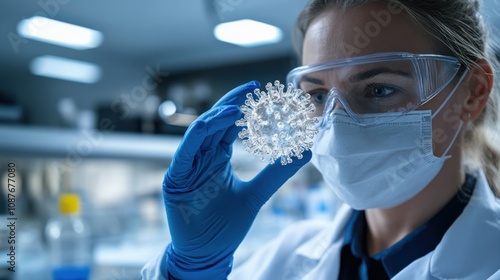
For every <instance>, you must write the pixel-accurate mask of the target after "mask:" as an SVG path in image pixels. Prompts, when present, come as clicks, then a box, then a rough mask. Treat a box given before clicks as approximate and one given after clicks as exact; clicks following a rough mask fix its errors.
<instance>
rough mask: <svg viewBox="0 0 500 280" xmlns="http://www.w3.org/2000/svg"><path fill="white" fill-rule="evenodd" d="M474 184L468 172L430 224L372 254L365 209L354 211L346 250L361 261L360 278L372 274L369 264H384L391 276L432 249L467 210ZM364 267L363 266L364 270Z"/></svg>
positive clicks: (346, 238)
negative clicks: (367, 246)
mask: <svg viewBox="0 0 500 280" xmlns="http://www.w3.org/2000/svg"><path fill="white" fill-rule="evenodd" d="M475 184H476V178H475V177H474V176H471V175H467V176H466V180H465V183H464V185H463V186H462V188H461V190H460V191H459V192H458V193H457V194H456V195H455V196H454V197H453V198H452V199H451V200H450V201H449V202H448V204H446V205H445V206H444V207H443V208H442V209H441V210H440V211H439V212H438V213H437V214H436V215H434V217H432V218H431V219H430V220H429V221H428V222H427V223H425V224H423V225H421V226H419V227H418V228H416V229H415V230H413V231H412V232H411V233H409V234H408V235H407V236H405V237H404V238H403V239H402V240H400V241H398V242H397V243H396V244H394V245H392V246H391V247H389V248H387V249H385V250H382V251H380V252H378V253H377V254H375V255H373V256H371V257H370V256H368V254H367V250H366V228H367V224H366V217H365V212H364V211H354V212H353V215H352V217H351V219H350V221H349V223H348V224H347V227H346V232H345V238H344V247H346V246H348V247H350V250H346V251H350V254H352V256H351V257H354V258H356V259H359V260H360V263H361V267H360V269H361V270H365V271H364V272H362V271H360V278H365V277H366V279H367V278H368V275H366V276H365V277H363V276H361V274H365V273H368V274H370V275H373V271H372V272H368V271H366V267H371V265H369V266H366V263H370V264H376V265H378V266H381V268H383V270H385V272H386V274H387V275H385V277H389V278H392V277H394V276H395V275H396V274H397V273H398V272H400V271H401V270H402V269H403V268H405V267H406V266H408V265H409V264H410V263H412V262H413V261H415V260H416V259H418V258H420V257H422V256H424V255H426V254H427V253H429V252H431V251H433V250H434V249H435V248H436V246H437V245H438V244H439V242H440V241H441V239H442V238H443V236H444V234H445V233H446V231H447V230H448V228H449V227H450V226H451V225H452V224H453V222H454V221H455V220H456V219H457V218H458V216H460V214H461V213H462V211H463V210H464V208H465V206H466V205H467V203H468V202H469V199H470V197H471V196H472V192H473V190H474V186H475ZM345 249H347V248H345ZM343 258H344V256H343ZM343 260H344V259H342V260H341V265H346V264H342V261H343ZM377 263H379V264H377ZM363 267H364V269H362V268H363ZM385 277H384V278H385ZM381 279H382V277H381Z"/></svg>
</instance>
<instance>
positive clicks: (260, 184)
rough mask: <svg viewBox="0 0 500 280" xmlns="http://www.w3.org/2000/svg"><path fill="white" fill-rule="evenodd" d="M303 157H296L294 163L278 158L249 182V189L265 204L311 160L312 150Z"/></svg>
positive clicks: (258, 201)
mask: <svg viewBox="0 0 500 280" xmlns="http://www.w3.org/2000/svg"><path fill="white" fill-rule="evenodd" d="M302 155H303V158H302V159H300V160H299V159H297V158H294V159H293V162H292V163H289V164H287V165H281V163H280V161H279V160H277V161H276V162H274V163H273V164H269V165H268V166H266V167H265V168H264V169H263V170H262V171H261V172H260V173H259V174H257V176H255V178H254V179H252V180H251V181H250V182H248V186H247V187H249V188H251V190H248V192H250V193H251V194H252V196H254V198H255V199H256V200H257V201H256V202H257V203H260V206H262V205H264V203H266V201H268V200H269V198H271V196H272V195H273V194H274V193H275V192H276V191H277V190H278V189H279V188H280V187H281V186H282V185H283V184H284V183H285V182H286V181H287V180H288V179H289V178H290V177H292V176H293V175H294V174H295V173H297V171H298V170H299V169H300V168H301V167H302V166H304V165H305V164H306V163H308V162H309V161H310V160H311V157H312V153H311V151H305V152H304V153H303V154H302Z"/></svg>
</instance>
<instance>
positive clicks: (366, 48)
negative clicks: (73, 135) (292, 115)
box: [302, 1, 465, 156]
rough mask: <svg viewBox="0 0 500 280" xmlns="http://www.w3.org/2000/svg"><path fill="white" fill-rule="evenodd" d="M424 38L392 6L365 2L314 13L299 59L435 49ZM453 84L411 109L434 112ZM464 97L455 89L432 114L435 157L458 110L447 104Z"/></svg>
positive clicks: (448, 137)
mask: <svg viewBox="0 0 500 280" xmlns="http://www.w3.org/2000/svg"><path fill="white" fill-rule="evenodd" d="M389 3H390V1H389ZM430 38H431V37H430V36H429V35H428V34H427V33H425V32H424V31H423V29H422V28H420V27H418V26H417V25H416V24H415V23H413V22H412V21H411V20H410V19H409V18H408V16H407V15H406V14H405V13H403V12H401V10H400V9H399V8H398V7H394V6H390V4H389V5H383V4H367V5H361V6H358V7H354V8H348V9H346V10H345V11H344V10H340V9H329V10H327V11H325V12H324V13H322V14H320V15H319V16H318V17H316V18H315V19H314V20H313V21H312V22H311V24H310V26H309V28H308V29H307V31H306V34H305V38H304V46H303V54H302V58H303V59H302V63H303V65H309V64H318V63H322V62H327V61H331V60H336V59H341V58H348V57H357V56H363V55H369V54H374V53H381V52H409V53H415V54H439V53H438V51H437V50H438V48H437V47H436V46H435V44H434V41H433V40H431V39H430ZM455 80H456V79H455ZM455 84H456V82H455V81H453V82H452V83H450V85H448V87H446V88H445V89H443V91H442V92H440V93H439V94H438V95H437V96H435V97H434V98H433V99H431V100H430V101H429V102H427V103H426V104H424V105H422V106H421V107H419V108H417V110H423V109H431V110H433V112H434V111H435V110H436V109H437V108H438V107H439V105H440V104H441V103H442V102H443V100H444V99H445V98H446V97H447V95H448V94H449V93H450V92H451V89H452V88H453V86H454V85H455ZM326 87H328V86H326ZM459 91H462V90H461V89H459ZM464 98H465V97H464V96H463V93H459V92H457V93H456V94H455V95H454V96H453V97H452V98H451V99H450V100H449V101H448V102H447V104H446V106H445V107H443V109H442V110H441V111H440V113H439V114H438V115H437V116H436V117H435V118H434V119H433V134H434V135H433V144H434V145H433V146H434V153H435V155H436V156H441V155H442V153H443V152H444V150H445V149H446V147H447V146H448V145H449V143H450V142H451V138H453V136H454V135H455V132H456V129H457V127H458V123H459V120H460V114H459V113H460V112H456V111H457V110H453V105H454V104H461V103H460V102H461V101H462V102H463V100H464Z"/></svg>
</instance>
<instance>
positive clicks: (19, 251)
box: [0, 0, 500, 279]
mask: <svg viewBox="0 0 500 280" xmlns="http://www.w3.org/2000/svg"><path fill="white" fill-rule="evenodd" d="M305 3H306V0H271V1H267V0H194V1H165V0H147V1H133V0H122V1H113V0H111V1H98V0H88V1H77V0H40V1H23V2H22V3H21V2H19V1H1V2H0V34H2V36H1V38H2V39H1V40H0V166H1V167H0V178H1V180H2V181H1V182H0V185H1V186H2V188H1V190H0V192H1V199H0V205H1V206H2V207H1V210H0V215H2V216H1V217H2V220H3V221H5V223H6V224H7V220H6V219H7V215H8V213H7V210H6V209H7V204H8V202H7V195H8V192H9V191H8V187H7V178H9V176H8V174H9V172H8V166H9V164H11V163H14V164H15V178H16V190H15V195H16V208H15V214H16V217H17V218H18V220H17V228H16V239H17V240H16V244H17V247H16V256H17V264H18V266H17V267H16V272H15V273H5V272H6V271H7V270H6V268H7V267H8V263H7V262H6V261H4V258H6V254H7V253H8V248H7V242H6V238H7V237H8V236H9V232H7V231H6V230H7V229H6V228H5V226H2V227H1V228H2V229H1V234H0V236H1V238H2V239H1V240H0V243H1V244H0V246H1V248H0V249H1V255H2V259H1V260H2V261H1V262H0V266H1V270H0V271H2V272H0V279H50V269H49V268H48V265H49V262H50V257H49V247H48V241H47V239H48V237H47V234H46V232H45V228H46V226H47V222H48V221H49V220H50V219H52V218H53V217H54V216H57V215H58V198H59V195H60V194H61V193H69V192H72V193H77V194H78V195H79V198H80V201H81V215H82V218H83V219H84V220H85V221H86V222H87V224H88V228H89V230H90V245H89V246H90V247H91V252H92V277H91V279H138V275H139V270H140V268H141V267H142V266H143V265H144V263H145V262H147V261H148V260H149V259H151V258H152V257H154V256H155V255H156V254H158V253H160V252H161V251H162V250H163V249H164V248H165V246H166V245H167V244H168V242H169V240H170V237H169V231H168V225H167V223H166V216H165V212H164V207H163V202H162V197H161V196H162V194H161V183H162V181H163V175H164V173H165V171H166V169H167V168H168V165H169V163H170V160H171V159H172V156H173V154H174V152H175V150H176V148H177V145H178V144H179V143H180V140H181V137H182V135H183V133H184V132H185V131H186V129H187V127H188V125H189V124H190V123H191V122H192V121H193V120H194V119H195V118H196V117H197V116H199V115H200V114H202V113H203V112H204V111H206V110H207V109H208V108H210V107H211V106H212V105H213V104H214V103H215V102H216V101H217V100H218V99H219V98H220V97H221V96H222V95H223V94H224V93H226V92H227V91H229V90H230V89H232V88H234V87H235V86H238V85H240V84H242V83H245V82H247V81H250V80H257V81H260V82H261V83H263V84H264V83H267V82H271V81H274V80H280V81H284V80H285V77H286V74H287V72H288V71H289V70H291V69H292V68H293V67H296V66H297V65H298V59H297V56H296V54H295V52H294V48H293V44H292V36H293V27H294V24H295V19H296V18H297V16H298V14H299V13H300V11H301V9H302V8H303V7H304V5H305ZM483 10H484V11H485V19H486V22H487V25H488V26H490V27H491V28H490V29H491V30H492V32H491V33H492V35H494V36H497V34H498V32H497V28H498V27H500V4H499V3H498V2H497V1H496V0H485V1H484V3H483ZM235 145H236V146H235V150H234V157H233V159H232V162H233V167H234V170H235V172H236V173H237V175H238V176H240V177H241V178H242V179H249V178H252V177H253V176H254V175H255V174H256V173H257V172H258V171H259V170H260V169H262V168H263V166H264V164H263V163H261V162H260V161H259V160H257V159H254V158H253V157H249V156H247V154H246V152H245V151H244V150H243V149H242V148H241V143H240V142H237V143H236V144H235ZM338 205H339V202H338V201H337V200H336V198H335V197H334V195H333V193H332V192H331V191H330V190H329V189H328V188H327V187H325V186H324V185H323V183H322V181H321V177H320V176H319V174H318V173H317V171H316V170H315V169H314V168H313V167H312V166H310V165H307V166H306V167H305V168H303V169H301V170H300V171H299V172H298V173H297V175H295V176H294V177H293V178H292V179H290V180H289V181H288V182H287V183H286V185H285V186H283V187H282V188H281V189H280V191H279V192H278V193H277V194H276V195H275V196H273V198H272V199H271V200H270V201H269V202H268V203H267V204H266V205H265V207H264V208H263V209H262V211H261V213H260V214H259V217H258V219H257V220H256V222H255V224H254V226H253V228H252V229H251V231H250V233H249V234H248V236H247V238H246V239H245V241H244V242H243V244H242V246H241V247H240V249H239V250H238V252H237V254H236V257H235V265H238V264H239V263H240V262H241V261H243V260H244V259H245V258H246V257H247V256H248V255H249V254H250V253H251V252H252V251H253V250H254V249H255V248H256V247H257V246H256V245H259V244H262V243H263V242H265V241H267V240H270V239H271V238H273V237H274V236H276V234H277V233H278V232H279V231H280V230H281V229H282V228H283V227H285V226H286V225H287V224H289V223H291V222H294V221H297V220H301V219H330V218H331V217H332V216H333V215H334V214H335V211H336V209H337V207H338Z"/></svg>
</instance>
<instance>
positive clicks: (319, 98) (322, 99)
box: [310, 92, 326, 104]
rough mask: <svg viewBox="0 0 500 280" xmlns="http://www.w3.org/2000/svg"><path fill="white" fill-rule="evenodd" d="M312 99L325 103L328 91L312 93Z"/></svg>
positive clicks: (318, 102) (317, 102)
mask: <svg viewBox="0 0 500 280" xmlns="http://www.w3.org/2000/svg"><path fill="white" fill-rule="evenodd" d="M310 95H311V99H312V101H313V102H314V103H316V104H323V103H325V101H326V93H314V92H313V93H310Z"/></svg>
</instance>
